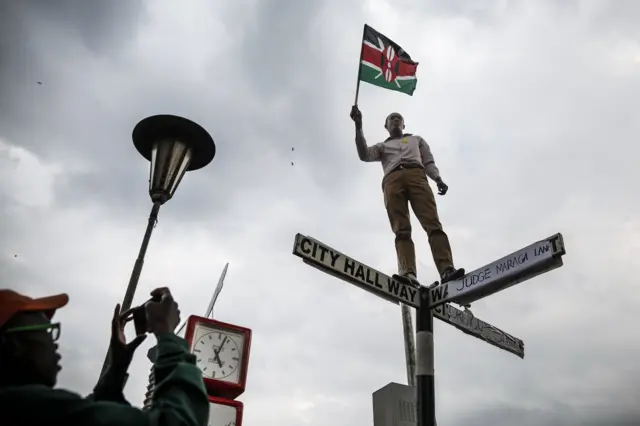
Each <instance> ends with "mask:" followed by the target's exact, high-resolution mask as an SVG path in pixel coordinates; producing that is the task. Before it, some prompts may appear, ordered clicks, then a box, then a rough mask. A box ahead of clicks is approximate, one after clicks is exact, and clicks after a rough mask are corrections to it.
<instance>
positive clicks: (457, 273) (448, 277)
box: [440, 267, 464, 284]
mask: <svg viewBox="0 0 640 426" xmlns="http://www.w3.org/2000/svg"><path fill="white" fill-rule="evenodd" d="M462 277H464V268H460V269H456V268H454V267H451V268H447V269H445V271H444V272H443V273H442V277H440V278H441V282H442V284H444V283H447V282H449V281H455V280H459V279H460V278H462Z"/></svg>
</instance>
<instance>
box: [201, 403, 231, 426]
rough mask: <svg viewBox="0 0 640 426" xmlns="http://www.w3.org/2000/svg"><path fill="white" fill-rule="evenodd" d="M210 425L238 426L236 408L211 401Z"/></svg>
mask: <svg viewBox="0 0 640 426" xmlns="http://www.w3.org/2000/svg"><path fill="white" fill-rule="evenodd" d="M208 426H236V408H235V407H233V406H231V405H224V404H216V403H213V402H212V403H209V424H208Z"/></svg>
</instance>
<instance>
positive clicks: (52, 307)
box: [0, 289, 69, 327]
mask: <svg viewBox="0 0 640 426" xmlns="http://www.w3.org/2000/svg"><path fill="white" fill-rule="evenodd" d="M68 302H69V296H67V295H66V294H65V293H62V294H56V295H55V296H48V297H41V298H39V299H32V298H30V297H27V296H23V295H22V294H19V293H16V292H15V291H13V290H5V289H3V290H0V327H2V326H3V325H5V324H6V322H7V321H9V319H11V317H12V316H14V315H15V314H17V313H18V312H34V311H42V312H44V313H45V314H46V315H47V316H48V317H49V319H51V317H53V314H54V312H55V311H56V309H59V308H62V307H63V306H64V305H66V304H67V303H68Z"/></svg>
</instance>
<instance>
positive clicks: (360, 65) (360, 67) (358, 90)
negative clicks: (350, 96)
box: [353, 24, 367, 106]
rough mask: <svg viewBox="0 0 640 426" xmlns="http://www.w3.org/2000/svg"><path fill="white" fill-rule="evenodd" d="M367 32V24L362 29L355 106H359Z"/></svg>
mask: <svg viewBox="0 0 640 426" xmlns="http://www.w3.org/2000/svg"><path fill="white" fill-rule="evenodd" d="M366 31H367V24H364V26H363V27H362V41H361V42H360V58H359V59H358V81H357V82H356V100H355V101H354V103H353V104H354V105H355V106H358V95H359V94H360V73H361V71H362V51H363V50H364V35H365V32H366Z"/></svg>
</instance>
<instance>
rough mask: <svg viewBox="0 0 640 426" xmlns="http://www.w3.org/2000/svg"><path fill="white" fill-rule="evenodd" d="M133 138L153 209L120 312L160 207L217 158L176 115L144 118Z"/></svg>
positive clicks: (201, 134)
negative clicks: (193, 172)
mask: <svg viewBox="0 0 640 426" xmlns="http://www.w3.org/2000/svg"><path fill="white" fill-rule="evenodd" d="M132 138H133V144H134V146H135V147H136V149H137V150H138V152H139V153H140V154H141V155H142V156H143V157H144V158H146V159H147V160H149V162H150V168H149V196H150V197H151V201H152V202H153V207H152V208H151V214H150V215H149V222H148V224H147V229H146V231H145V233H144V238H143V239H142V245H141V246H140V251H139V253H138V258H137V259H136V263H135V265H134V266H133V271H132V272H131V278H130V279H129V285H128V286H127V291H126V293H125V295H124V300H123V301H122V306H121V308H120V309H121V311H122V312H124V311H126V310H128V309H129V308H131V303H132V302H133V296H134V295H135V292H136V287H137V286H138V280H139V279H140V273H141V272H142V265H143V264H144V256H145V254H146V252H147V247H148V245H149V240H150V239H151V232H152V231H153V228H154V227H155V225H156V222H157V221H158V211H159V210H160V206H162V205H163V204H164V203H166V202H167V201H169V200H170V199H171V198H172V197H173V194H174V193H175V192H176V189H178V185H179V184H180V181H181V180H182V178H183V176H184V174H185V173H186V172H187V171H191V170H197V169H201V168H203V167H204V166H206V165H207V164H209V163H210V162H211V160H213V157H214V156H215V154H216V146H215V143H214V142H213V139H212V138H211V136H210V135H209V133H207V131H206V130H205V129H203V128H202V127H201V126H200V125H198V124H196V123H194V122H193V121H190V120H187V119H186V118H182V117H178V116H175V115H154V116H151V117H147V118H145V119H144V120H142V121H140V122H139V123H138V124H137V125H136V127H135V128H134V129H133V135H132ZM110 352H111V347H109V351H108V352H107V356H106V358H105V361H104V364H103V365H102V372H101V373H100V375H102V374H104V372H105V370H106V368H107V365H108V363H109V354H110Z"/></svg>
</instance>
